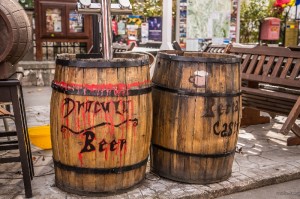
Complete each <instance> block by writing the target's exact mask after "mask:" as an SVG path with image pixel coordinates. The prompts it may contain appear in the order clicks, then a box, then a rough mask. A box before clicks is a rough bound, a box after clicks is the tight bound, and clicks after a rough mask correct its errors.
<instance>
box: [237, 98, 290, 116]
mask: <svg viewBox="0 0 300 199" xmlns="http://www.w3.org/2000/svg"><path fill="white" fill-rule="evenodd" d="M260 102H261V101H260V100H258V101H243V107H251V108H255V109H258V110H261V111H265V112H271V113H276V114H282V115H288V114H289V112H290V110H291V109H282V108H277V107H272V106H271V105H270V104H269V105H264V104H260Z"/></svg>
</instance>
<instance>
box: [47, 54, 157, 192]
mask: <svg viewBox="0 0 300 199" xmlns="http://www.w3.org/2000/svg"><path fill="white" fill-rule="evenodd" d="M129 56H130V55H129ZM78 70H86V71H90V70H91V71H94V70H99V71H98V75H99V74H101V73H102V72H103V71H104V70H110V72H109V73H111V72H113V70H118V71H119V70H120V72H119V73H118V78H121V77H120V76H121V75H122V72H123V71H125V70H127V72H129V74H133V72H136V71H137V72H138V71H139V73H138V74H140V75H139V77H137V78H140V79H141V78H142V76H143V75H142V74H147V79H148V81H149V78H150V77H149V72H148V71H149V69H148V66H147V65H145V66H140V67H131V68H130V67H129V68H126V69H125V68H114V69H107V68H106V69H97V68H94V69H91V68H89V69H85V68H75V67H66V66H59V65H57V71H65V72H57V73H56V74H55V78H54V79H55V80H60V79H65V78H64V77H63V74H69V76H72V75H74V74H75V73H76V72H75V71H77V72H78ZM71 71H73V72H71ZM89 73H90V74H92V73H93V72H89ZM107 74H108V72H107ZM111 74H112V73H111ZM144 76H145V75H144ZM98 78H99V79H98V80H97V81H98V83H99V82H101V80H100V76H98ZM101 78H102V80H104V79H105V76H102V77H101ZM107 78H108V77H107ZM137 78H133V80H132V81H135V80H134V79H137ZM66 79H68V78H66ZM90 79H91V80H89V81H90V82H89V81H87V82H86V83H92V82H93V81H92V79H93V78H90ZM125 79H126V78H125ZM123 80H124V77H123ZM145 86H150V82H149V84H148V85H145ZM63 95H65V94H62V93H60V92H58V91H53V96H52V101H51V103H52V107H55V104H56V100H57V99H58V98H59V97H60V98H61V99H63ZM72 97H74V96H72ZM76 97H77V99H78V97H79V98H80V96H75V98H76ZM75 98H74V99H75ZM91 98H98V99H99V98H101V97H97V96H92V97H89V99H91ZM109 98H111V99H112V98H117V97H107V98H105V99H109ZM119 98H120V97H119ZM127 98H128V99H131V100H137V101H144V104H142V103H140V104H138V107H137V108H138V109H141V110H142V109H143V110H144V111H143V112H142V113H139V114H140V116H141V117H144V118H145V117H146V116H149V117H150V118H152V109H151V107H152V104H151V103H152V97H151V93H148V94H143V95H140V96H139V95H138V96H129V97H127ZM145 104H148V106H147V109H145V107H146V105H145ZM51 113H52V114H51V118H53V117H54V116H55V115H57V114H58V113H56V112H55V110H54V108H52V109H51ZM150 121H152V120H150ZM57 122H58V123H59V121H57ZM53 123H55V122H53ZM53 123H52V124H53ZM58 126H59V125H58ZM144 126H146V127H145V128H144V129H143V130H144V131H145V132H146V131H147V132H150V133H151V122H148V123H147V124H146V125H144ZM140 130H141V129H139V127H138V129H137V132H139V131H140ZM129 133H130V132H129ZM150 133H149V135H148V136H147V135H144V137H145V139H144V141H145V143H149V144H144V145H145V146H146V147H144V148H143V150H140V151H143V152H142V153H138V154H137V155H136V157H134V158H133V159H132V160H125V161H127V163H126V164H125V165H127V166H128V165H130V164H134V163H136V162H138V161H139V159H143V160H144V159H145V158H147V155H148V152H147V151H148V149H149V147H148V149H147V145H149V146H150V135H151V134H150ZM127 138H128V135H127ZM56 140H58V139H57V138H56V137H55V136H54V134H53V133H52V141H53V143H57V141H56ZM61 140H62V139H61ZM69 142H70V141H69ZM141 143H142V142H141ZM58 149H59V147H55V144H54V153H53V157H54V159H55V160H57V159H58V158H59V151H58ZM61 153H63V152H61ZM73 156H76V154H73ZM142 156H143V157H142ZM96 157H98V156H97V155H96ZM70 159H71V158H70ZM66 160H67V161H64V163H66V164H68V163H69V162H68V159H66ZM128 161H129V163H128ZM130 161H131V163H130ZM73 163H74V162H73ZM96 163H97V162H96ZM85 166H86V165H85ZM104 166H105V165H104ZM89 167H91V168H93V167H94V166H93V165H92V164H91V165H90V166H89ZM145 169H146V164H145V165H143V166H141V167H140V168H137V169H134V170H131V171H127V172H124V173H122V174H105V175H102V176H95V175H93V174H91V175H88V174H76V173H75V172H68V171H63V170H62V169H60V168H58V167H56V168H55V171H56V175H55V176H56V184H57V186H58V187H59V188H61V189H62V190H65V191H68V192H72V193H77V194H81V195H107V194H109V193H116V192H122V191H125V190H127V189H130V188H131V187H133V186H135V185H136V184H138V183H140V182H141V181H142V180H143V178H144V176H145ZM65 176H68V177H67V178H66V177H65ZM79 176H81V177H79ZM79 178H84V179H89V183H90V184H93V183H94V185H93V187H88V186H85V185H84V183H83V182H81V183H80V182H78V181H76V180H75V181H76V183H75V184H74V179H79ZM105 180H106V181H110V182H118V183H117V184H118V185H116V186H115V187H113V186H110V185H108V184H109V182H108V183H106V182H105V183H104V187H101V186H100V185H99V183H98V184H97V185H96V184H95V182H96V181H97V182H103V181H105ZM120 183H121V184H120ZM100 184H101V183H100Z"/></svg>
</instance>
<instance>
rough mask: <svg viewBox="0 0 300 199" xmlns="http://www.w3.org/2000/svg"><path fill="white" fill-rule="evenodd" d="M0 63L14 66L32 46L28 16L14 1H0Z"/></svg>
mask: <svg viewBox="0 0 300 199" xmlns="http://www.w3.org/2000/svg"><path fill="white" fill-rule="evenodd" d="M0 44H1V45H0V62H4V61H5V62H10V63H11V64H16V63H17V62H18V61H20V60H21V59H22V58H23V57H24V55H25V54H26V53H27V51H28V49H29V47H30V46H31V45H32V29H31V26H30V21H29V19H28V16H27V14H26V12H25V11H24V9H23V8H22V6H21V5H20V4H19V3H17V2H16V1H15V0H5V1H4V0H2V1H0Z"/></svg>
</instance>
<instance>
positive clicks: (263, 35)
mask: <svg viewBox="0 0 300 199" xmlns="http://www.w3.org/2000/svg"><path fill="white" fill-rule="evenodd" d="M279 33H280V19H278V18H274V17H268V18H265V19H264V22H263V23H262V25H261V30H260V40H278V39H279Z"/></svg>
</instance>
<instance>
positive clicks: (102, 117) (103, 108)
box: [50, 53, 152, 195]
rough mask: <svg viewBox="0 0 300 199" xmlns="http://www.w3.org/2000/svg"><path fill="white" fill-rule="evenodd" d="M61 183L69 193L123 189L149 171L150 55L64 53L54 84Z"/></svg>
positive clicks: (53, 123)
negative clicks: (102, 56)
mask: <svg viewBox="0 0 300 199" xmlns="http://www.w3.org/2000/svg"><path fill="white" fill-rule="evenodd" d="M52 88H53V92H52V98H51V111H50V112H51V115H50V117H51V119H50V120H51V140H52V148H53V160H54V166H55V182H56V185H57V186H58V187H59V188H60V189H62V190H65V191H67V192H71V193H76V194H81V195H101V194H107V193H115V192H122V191H123V190H126V189H128V188H131V187H133V186H135V185H136V184H138V183H139V182H141V181H142V180H143V178H144V176H145V170H146V164H147V161H148V155H149V148H150V139H151V130H152V94H151V82H150V75H149V59H148V57H147V56H146V55H141V54H128V53H119V54H116V55H115V58H114V59H113V60H111V61H106V60H104V59H102V58H99V57H98V56H97V55H96V56H94V55H69V54H64V55H59V56H58V59H57V60H56V72H55V77H54V80H53V83H52Z"/></svg>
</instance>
